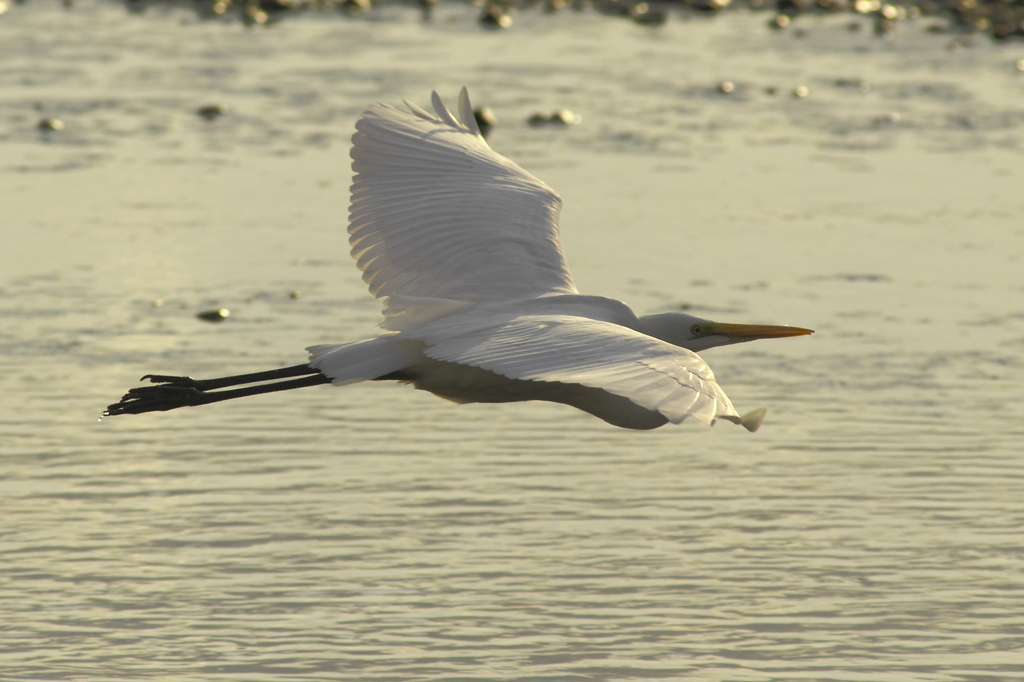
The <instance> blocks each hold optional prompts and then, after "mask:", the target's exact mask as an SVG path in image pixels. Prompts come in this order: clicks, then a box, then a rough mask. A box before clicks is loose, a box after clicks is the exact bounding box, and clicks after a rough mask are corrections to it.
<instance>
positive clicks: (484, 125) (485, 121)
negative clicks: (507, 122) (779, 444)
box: [473, 107, 498, 137]
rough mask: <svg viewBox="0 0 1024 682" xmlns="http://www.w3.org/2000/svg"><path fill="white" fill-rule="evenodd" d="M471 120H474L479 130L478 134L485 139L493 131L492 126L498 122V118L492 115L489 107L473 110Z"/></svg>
mask: <svg viewBox="0 0 1024 682" xmlns="http://www.w3.org/2000/svg"><path fill="white" fill-rule="evenodd" d="M473 118H475V119H476V125H477V127H478V128H479V129H480V134H481V135H482V136H484V137H487V135H488V134H490V132H491V130H493V129H494V125H495V124H496V123H497V122H498V117H497V116H495V115H494V112H493V111H491V109H490V107H480V108H478V109H474V110H473Z"/></svg>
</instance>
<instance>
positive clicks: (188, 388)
mask: <svg viewBox="0 0 1024 682" xmlns="http://www.w3.org/2000/svg"><path fill="white" fill-rule="evenodd" d="M406 105H407V106H408V107H409V109H410V112H411V113H406V112H404V111H401V110H399V109H396V108H393V107H390V106H387V105H384V104H378V105H374V106H371V107H370V108H369V109H368V110H367V111H366V112H365V113H364V114H363V116H362V117H361V118H360V119H359V121H358V123H357V124H356V133H355V135H354V136H353V138H352V143H353V146H352V168H353V170H354V171H355V178H354V180H353V183H352V204H351V209H350V224H349V228H348V231H349V235H350V236H349V243H350V245H351V247H352V256H353V258H355V260H356V264H357V265H358V267H359V269H360V270H361V271H362V273H363V279H364V280H365V281H366V283H367V284H368V285H369V288H370V293H372V294H373V295H374V296H375V297H377V298H383V299H384V320H383V322H381V324H380V327H381V328H382V329H383V330H384V333H383V334H382V335H380V336H377V337H376V338H373V339H368V340H365V341H357V342H355V343H343V344H336V345H321V346H312V347H310V348H308V349H307V350H308V351H309V357H310V360H309V362H308V363H307V364H303V365H297V366H294V367H287V368H284V369H277V370H270V371H267V372H257V373H255V374H245V375H241V376H233V377H223V378H220V379H208V380H196V379H192V378H191V377H174V376H163V375H146V376H144V377H143V378H142V379H143V380H146V379H148V380H149V381H151V382H153V383H155V384H157V385H156V386H145V387H139V388H133V389H131V390H130V391H128V393H127V394H126V395H125V396H124V397H123V398H122V399H121V401H120V402H118V403H116V404H114V405H111V406H110V407H108V408H107V410H106V412H105V413H104V414H105V415H117V414H138V413H141V412H151V411H155V410H171V409H175V408H178V407H185V406H191V405H205V404H208V403H214V402H219V401H222V400H227V399H231V398H238V397H242V396H247V395H255V394H259V393H269V392H272V391H281V390H286V389H292V388H300V387H303V386H312V385H315V384H322V383H334V384H337V385H347V384H354V383H357V382H360V381H368V380H394V381H400V382H405V383H411V384H412V385H413V386H415V387H416V388H418V389H422V390H425V391H430V392H431V393H433V394H435V395H438V396H440V397H442V398H447V399H449V400H452V401H454V402H457V403H474V402H476V403H500V402H518V401H524V400H546V401H551V402H556V403H564V404H566V405H571V406H573V407H576V408H578V409H580V410H583V411H585V412H589V413H590V414H592V415H594V416H596V417H599V418H601V419H603V420H604V421H606V422H608V423H609V424H613V425H615V426H621V427H624V428H630V429H653V428H656V427H658V426H661V425H663V424H665V423H667V422H673V423H679V422H681V421H683V420H684V419H686V418H688V417H695V418H696V419H699V420H700V421H702V422H705V423H707V424H712V423H714V421H715V420H716V419H726V420H729V421H732V422H735V423H737V424H742V425H743V426H745V427H746V428H747V429H749V430H751V431H753V430H755V429H757V427H758V426H760V424H761V420H762V419H763V417H764V409H759V410H754V411H753V412H751V413H749V414H748V415H746V416H744V417H740V416H739V414H737V412H736V410H735V409H734V408H733V405H732V403H731V402H730V401H729V398H728V397H726V395H725V392H724V391H723V390H722V389H721V387H719V385H718V384H717V383H716V382H715V377H714V374H713V373H712V372H711V369H710V368H709V367H708V366H707V364H706V363H705V362H704V360H702V359H701V358H700V356H698V355H697V354H696V352H695V351H700V350H705V349H708V348H713V347H715V346H722V345H725V344H730V343H739V342H743V341H752V340H754V339H763V338H778V337H787V336H799V335H803V334H810V333H811V330H809V329H802V328H800V327H783V326H765V325H734V324H722V323H718V322H712V321H710V320H705V319H701V318H698V317H693V316H692V315H686V314H683V313H663V314H660V315H645V316H640V317H638V316H637V315H635V314H634V313H633V311H632V310H630V309H629V307H627V306H626V305H625V304H624V303H622V302H620V301H616V300H613V299H609V298H603V297H600V296H585V295H583V294H580V293H579V292H578V291H577V290H576V286H575V285H574V284H573V281H572V277H571V275H570V274H569V270H568V268H567V266H566V263H565V258H564V256H563V254H562V248H561V245H560V243H559V238H558V214H559V210H560V209H561V199H560V198H559V197H558V195H557V194H555V192H554V191H552V190H551V189H550V188H549V187H548V186H547V185H545V184H544V183H542V182H541V181H540V180H538V179H537V178H535V177H533V176H532V175H530V174H529V173H527V172H526V171H524V170H522V169H521V168H520V167H519V166H517V165H516V164H514V163H512V162H511V161H509V160H508V159H506V158H504V157H503V156H501V155H500V154H497V153H495V152H494V151H492V150H491V148H490V147H489V146H488V145H487V143H486V142H485V141H484V139H483V137H482V136H481V135H480V131H479V129H478V127H477V124H476V122H475V120H474V118H473V108H472V106H471V104H470V101H469V96H468V94H467V92H466V90H465V88H463V90H462V92H461V93H460V95H459V107H458V110H459V117H458V118H456V117H455V116H454V115H453V114H452V113H451V112H450V111H448V109H447V108H445V106H444V104H443V103H442V101H441V99H440V97H438V95H437V93H436V92H435V93H433V105H434V110H435V112H436V115H434V114H429V113H427V112H426V111H424V110H422V109H420V108H419V107H416V106H415V105H412V104H410V103H408V102H406ZM460 119H461V120H460ZM232 386H240V388H232V389H230V390H223V389H227V388H229V387H232Z"/></svg>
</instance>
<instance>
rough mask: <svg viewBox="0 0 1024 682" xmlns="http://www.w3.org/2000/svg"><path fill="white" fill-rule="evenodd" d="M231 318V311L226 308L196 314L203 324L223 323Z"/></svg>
mask: <svg viewBox="0 0 1024 682" xmlns="http://www.w3.org/2000/svg"><path fill="white" fill-rule="evenodd" d="M230 316H231V311H230V310H228V309H227V308H219V309H218V310H204V311H203V312H201V313H198V314H197V315H196V317H198V318H199V319H200V320H203V321H204V322H223V321H224V320H226V319H228V317H230Z"/></svg>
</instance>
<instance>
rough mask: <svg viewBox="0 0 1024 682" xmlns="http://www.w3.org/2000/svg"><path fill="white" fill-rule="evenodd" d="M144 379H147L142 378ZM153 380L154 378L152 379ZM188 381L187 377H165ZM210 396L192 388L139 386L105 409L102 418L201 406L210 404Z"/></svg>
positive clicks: (172, 385)
mask: <svg viewBox="0 0 1024 682" xmlns="http://www.w3.org/2000/svg"><path fill="white" fill-rule="evenodd" d="M143 378H144V379H145V378H147V377H143ZM154 378H155V377H154ZM166 378H168V379H188V377H166ZM209 398H210V396H208V395H207V394H206V393H204V392H203V391H201V390H199V389H198V388H195V387H194V386H187V385H175V384H167V385H163V386H140V387H139V388H132V389H129V391H128V392H127V393H125V394H124V395H123V396H121V401H120V402H117V403H114V404H113V405H110V406H108V407H107V409H106V410H104V412H103V416H104V417H110V416H113V415H117V414H142V413H143V412H166V411H167V410H173V409H175V408H178V407H189V406H192V405H203V404H205V403H208V402H211V401H210V399H209Z"/></svg>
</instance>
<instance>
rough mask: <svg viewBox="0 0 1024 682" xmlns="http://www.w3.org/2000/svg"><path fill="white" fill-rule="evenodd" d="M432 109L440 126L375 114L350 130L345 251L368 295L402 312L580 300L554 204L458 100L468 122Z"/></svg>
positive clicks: (419, 118)
mask: <svg viewBox="0 0 1024 682" xmlns="http://www.w3.org/2000/svg"><path fill="white" fill-rule="evenodd" d="M432 100H433V105H434V109H435V112H436V116H433V115H431V114H429V113H427V112H426V111H424V110H423V109H420V108H419V107H415V106H413V105H409V108H410V111H411V112H412V113H405V112H402V111H399V110H398V109H394V108H392V107H389V106H387V105H383V104H381V105H376V106H372V107H370V108H369V109H368V110H367V111H366V112H365V113H364V114H363V117H362V118H361V119H360V120H359V122H358V123H357V124H356V133H355V135H354V136H353V138H352V140H353V148H352V167H353V170H354V171H355V173H356V175H355V179H354V181H353V184H352V205H351V209H350V214H349V217H350V225H349V235H350V238H349V243H350V245H351V247H352V257H353V258H354V259H355V260H356V264H357V265H358V267H359V269H360V270H361V271H362V273H363V280H364V281H365V282H366V283H367V284H368V285H369V288H370V292H371V293H372V294H373V295H374V296H377V297H392V296H397V297H402V298H403V299H404V300H405V301H406V307H409V305H410V304H409V303H408V302H409V301H420V300H437V299H444V300H449V301H455V302H463V303H488V302H495V301H504V300H514V299H522V298H534V297H537V296H543V295H546V294H553V293H560V294H571V293H576V287H575V285H574V284H573V281H572V277H571V275H570V274H569V270H568V267H567V266H566V264H565V257H564V255H563V254H562V248H561V244H560V242H559V235H558V215H559V212H560V210H561V199H560V198H559V197H558V195H557V194H555V192H554V191H552V190H551V189H550V188H549V187H548V186H547V185H545V184H544V183H542V182H541V181H540V180H538V179H536V178H535V177H533V176H532V175H530V174H529V173H527V172H526V171H524V170H522V169H521V168H519V166H517V165H515V164H514V163H512V162H511V161H509V160H508V159H506V158H504V157H502V156H501V155H499V154H497V153H495V152H494V151H493V150H491V148H490V147H488V146H487V143H486V142H484V140H483V138H482V137H481V136H480V134H479V129H478V128H477V125H476V122H475V120H474V119H473V117H472V111H473V109H472V105H471V104H470V101H469V96H468V95H467V94H466V93H465V90H463V92H462V93H461V94H460V97H459V106H458V110H459V114H460V116H461V117H462V118H463V121H464V122H460V121H459V120H458V119H456V118H455V116H454V115H453V114H452V113H451V112H450V111H448V109H447V108H446V107H445V106H444V104H443V102H441V99H440V97H438V96H437V94H436V93H435V94H434V95H433V97H432ZM406 104H407V105H408V103H406ZM385 314H386V315H387V314H388V313H387V311H385Z"/></svg>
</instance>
